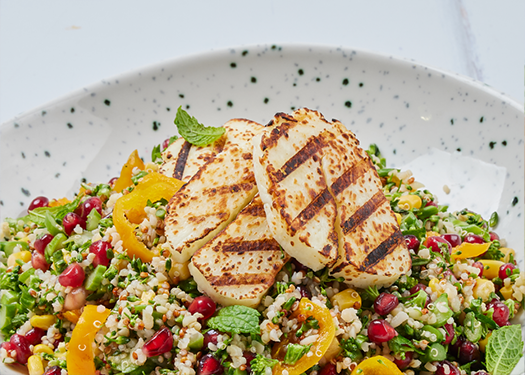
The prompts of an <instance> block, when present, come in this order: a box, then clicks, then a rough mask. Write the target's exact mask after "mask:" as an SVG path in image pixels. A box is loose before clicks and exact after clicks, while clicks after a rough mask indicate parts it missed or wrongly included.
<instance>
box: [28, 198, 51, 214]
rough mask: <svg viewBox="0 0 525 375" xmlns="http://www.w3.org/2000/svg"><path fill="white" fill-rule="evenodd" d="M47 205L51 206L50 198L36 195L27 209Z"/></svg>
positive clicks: (30, 209) (31, 209)
mask: <svg viewBox="0 0 525 375" xmlns="http://www.w3.org/2000/svg"><path fill="white" fill-rule="evenodd" d="M47 206H49V199H47V198H46V197H36V198H35V199H33V200H32V201H31V203H30V204H29V207H28V208H27V210H28V211H33V210H34V209H35V208H38V207H47Z"/></svg>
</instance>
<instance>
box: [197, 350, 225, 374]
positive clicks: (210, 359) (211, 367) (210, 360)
mask: <svg viewBox="0 0 525 375" xmlns="http://www.w3.org/2000/svg"><path fill="white" fill-rule="evenodd" d="M223 373H224V367H222V365H221V363H220V362H219V360H218V359H217V358H215V357H214V356H213V355H211V354H206V355H205V356H203V357H202V358H201V360H200V361H199V367H198V369H197V375H222V374H223Z"/></svg>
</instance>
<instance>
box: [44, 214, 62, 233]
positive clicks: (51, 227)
mask: <svg viewBox="0 0 525 375" xmlns="http://www.w3.org/2000/svg"><path fill="white" fill-rule="evenodd" d="M44 216H45V220H44V224H45V226H46V228H47V230H48V232H49V233H50V234H51V235H52V236H56V235H57V234H59V233H61V232H63V230H64V229H63V228H62V227H61V226H60V225H58V224H57V222H56V220H55V217H54V216H53V215H52V214H51V212H49V211H46V213H45V214H44Z"/></svg>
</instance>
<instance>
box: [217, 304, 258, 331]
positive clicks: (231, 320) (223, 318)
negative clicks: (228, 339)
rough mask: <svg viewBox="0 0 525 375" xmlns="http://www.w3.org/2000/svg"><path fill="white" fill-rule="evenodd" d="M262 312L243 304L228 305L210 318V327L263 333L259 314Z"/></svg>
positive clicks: (221, 329)
mask: <svg viewBox="0 0 525 375" xmlns="http://www.w3.org/2000/svg"><path fill="white" fill-rule="evenodd" d="M260 315H261V314H260V313H259V312H258V311H257V310H255V309H253V308H251V307H246V306H241V305H233V306H227V307H225V308H223V309H221V310H219V314H218V315H217V316H214V317H212V318H210V319H209V320H208V327H210V328H213V329H216V330H218V331H222V332H228V333H237V334H238V333H254V334H257V335H260V334H261V328H260V327H259V316H260Z"/></svg>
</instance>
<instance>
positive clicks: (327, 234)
mask: <svg viewBox="0 0 525 375" xmlns="http://www.w3.org/2000/svg"><path fill="white" fill-rule="evenodd" d="M254 170H255V176H256V180H257V185H258V188H259V193H260V195H261V199H262V200H263V202H264V203H265V210H266V214H267V217H268V223H269V227H270V229H271V231H272V233H273V234H274V237H275V239H276V240H277V241H278V242H279V243H280V244H281V246H282V247H283V248H284V249H285V250H286V251H287V252H288V253H289V254H290V255H291V256H293V257H294V258H296V259H298V260H299V261H300V262H301V263H303V264H305V265H306V266H308V267H310V268H312V269H314V270H318V269H321V268H323V267H325V266H328V267H330V269H331V273H332V274H333V275H334V276H336V277H339V276H342V277H344V279H345V281H346V282H347V283H348V284H350V285H353V286H356V287H366V286H367V285H388V284H391V283H392V282H393V281H395V280H396V279H397V278H398V277H399V276H400V275H401V274H403V273H406V272H407V271H408V270H409V269H410V266H411V260H410V255H409V253H408V250H407V249H406V245H405V242H404V239H403V236H402V235H401V232H400V231H399V227H398V225H397V221H396V218H395V216H394V213H393V212H392V210H391V208H390V204H389V202H388V201H387V200H386V198H385V196H384V195H383V192H382V188H381V182H380V180H379V176H378V175H377V172H376V170H375V168H374V166H373V164H372V162H371V161H370V158H369V157H368V155H367V154H366V152H365V151H364V150H363V149H361V148H360V147H359V142H358V140H357V139H356V137H355V135H354V134H353V133H352V132H350V131H349V130H347V129H346V128H345V127H344V126H343V125H342V124H341V123H340V122H338V121H334V122H328V121H326V120H325V119H324V118H323V116H322V115H320V114H319V113H318V112H316V111H311V110H308V109H300V110H297V111H295V112H294V113H293V114H292V115H283V114H278V115H277V116H276V117H275V118H274V120H273V125H272V127H271V128H269V129H268V130H267V131H265V132H264V133H263V134H262V135H260V136H258V137H256V138H255V139H254ZM323 246H325V247H324V248H325V249H329V250H330V251H329V252H328V251H327V252H323V251H322V250H323ZM334 253H335V254H334Z"/></svg>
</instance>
